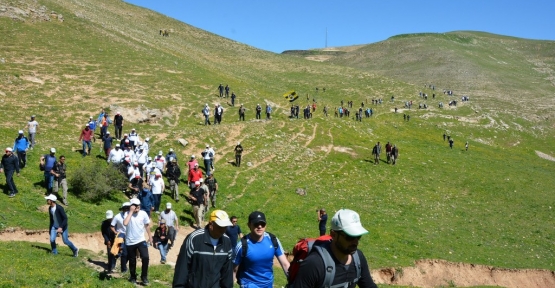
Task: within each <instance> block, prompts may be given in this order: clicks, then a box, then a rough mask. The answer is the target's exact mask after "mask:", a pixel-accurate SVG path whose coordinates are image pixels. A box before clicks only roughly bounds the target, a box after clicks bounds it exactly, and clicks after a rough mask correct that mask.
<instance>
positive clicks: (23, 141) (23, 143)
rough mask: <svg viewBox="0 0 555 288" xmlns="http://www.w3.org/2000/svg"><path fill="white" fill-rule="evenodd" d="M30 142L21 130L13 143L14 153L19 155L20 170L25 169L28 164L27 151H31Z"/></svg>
mask: <svg viewBox="0 0 555 288" xmlns="http://www.w3.org/2000/svg"><path fill="white" fill-rule="evenodd" d="M29 147H30V142H29V140H27V137H25V135H24V134H23V130H19V134H18V135H17V138H15V141H14V143H13V152H14V153H17V158H18V159H19V168H21V169H23V168H25V165H26V164H27V151H28V150H29Z"/></svg>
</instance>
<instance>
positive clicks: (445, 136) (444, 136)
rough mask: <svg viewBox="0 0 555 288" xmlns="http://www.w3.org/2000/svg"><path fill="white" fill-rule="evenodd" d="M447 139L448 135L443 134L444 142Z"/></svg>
mask: <svg viewBox="0 0 555 288" xmlns="http://www.w3.org/2000/svg"><path fill="white" fill-rule="evenodd" d="M445 138H447V135H445V133H443V142H445Z"/></svg>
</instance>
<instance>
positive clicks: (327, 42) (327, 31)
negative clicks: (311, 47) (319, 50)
mask: <svg viewBox="0 0 555 288" xmlns="http://www.w3.org/2000/svg"><path fill="white" fill-rule="evenodd" d="M325 48H328V27H326V46H325Z"/></svg>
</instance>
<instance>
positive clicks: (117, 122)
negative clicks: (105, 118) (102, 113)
mask: <svg viewBox="0 0 555 288" xmlns="http://www.w3.org/2000/svg"><path fill="white" fill-rule="evenodd" d="M114 127H115V134H116V135H115V137H116V139H118V140H121V131H123V116H121V113H120V112H119V111H118V112H117V113H116V116H114Z"/></svg>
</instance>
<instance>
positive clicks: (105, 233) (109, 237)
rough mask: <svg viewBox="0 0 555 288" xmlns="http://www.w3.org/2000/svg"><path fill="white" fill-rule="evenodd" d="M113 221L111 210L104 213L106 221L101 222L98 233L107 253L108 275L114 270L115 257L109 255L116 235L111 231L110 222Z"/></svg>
mask: <svg viewBox="0 0 555 288" xmlns="http://www.w3.org/2000/svg"><path fill="white" fill-rule="evenodd" d="M113 219H114V212H112V210H108V211H106V219H105V220H104V221H102V224H101V225H100V232H101V233H102V237H103V238H104V245H106V250H107V252H108V269H107V271H108V273H112V271H113V270H114V268H116V256H115V255H114V254H112V253H111V250H112V245H113V244H114V240H115V239H116V233H115V232H114V231H113V230H112V229H111V228H112V226H111V225H112V220H113Z"/></svg>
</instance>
